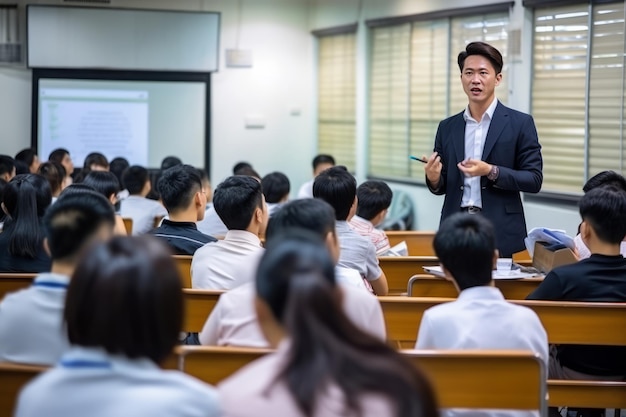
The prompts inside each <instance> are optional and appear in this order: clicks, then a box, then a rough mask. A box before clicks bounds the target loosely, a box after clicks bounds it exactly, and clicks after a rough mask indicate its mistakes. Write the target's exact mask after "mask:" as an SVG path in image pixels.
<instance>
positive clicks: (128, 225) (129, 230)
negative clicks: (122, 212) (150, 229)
mask: <svg viewBox="0 0 626 417" xmlns="http://www.w3.org/2000/svg"><path fill="white" fill-rule="evenodd" d="M122 220H123V221H124V228H125V229H126V234H127V235H128V236H130V235H132V234H133V219H131V218H130V217H124V218H123V219H122Z"/></svg>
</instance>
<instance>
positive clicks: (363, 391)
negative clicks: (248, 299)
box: [218, 229, 438, 417]
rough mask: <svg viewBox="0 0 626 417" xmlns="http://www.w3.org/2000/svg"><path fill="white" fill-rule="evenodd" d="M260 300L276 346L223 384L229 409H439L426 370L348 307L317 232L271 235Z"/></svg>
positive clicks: (288, 412)
mask: <svg viewBox="0 0 626 417" xmlns="http://www.w3.org/2000/svg"><path fill="white" fill-rule="evenodd" d="M256 293H257V296H256V300H255V308H256V312H257V316H258V320H259V323H260V327H261V330H262V332H263V335H264V336H265V338H266V339H267V341H268V342H269V344H270V346H271V347H273V348H277V351H276V352H275V353H272V354H269V355H266V356H265V357H263V358H261V359H259V360H256V361H254V362H253V363H251V364H250V365H248V366H246V367H244V368H243V369H241V370H240V371H239V372H237V373H235V374H234V375H233V376H231V377H230V378H228V379H226V380H225V381H223V382H222V383H221V384H220V385H219V386H218V391H219V394H220V399H221V401H222V407H223V410H224V415H229V416H235V415H236V416H239V417H246V416H294V417H300V416H316V417H317V416H324V417H333V416H337V417H338V416H352V415H356V414H357V413H356V412H357V410H358V411H359V413H358V415H360V416H362V417H374V416H376V417H391V416H396V417H400V416H423V417H435V416H437V415H438V413H437V409H436V404H435V399H434V395H433V391H432V388H431V387H430V385H429V383H428V382H427V380H426V378H425V377H424V376H423V375H422V374H421V373H420V372H419V371H418V369H417V368H416V367H414V366H412V365H411V364H410V363H409V362H408V361H407V360H406V359H405V358H403V357H402V356H401V355H400V354H399V353H398V352H397V351H396V350H395V349H393V348H392V347H390V346H388V345H387V344H385V343H384V342H382V341H381V340H380V339H378V338H376V337H373V336H371V335H370V334H367V333H365V332H363V331H362V330H360V329H359V328H358V327H357V326H355V325H354V324H353V323H352V321H350V320H349V319H348V317H347V316H346V315H345V314H344V312H343V310H342V307H341V301H340V300H341V298H342V292H341V291H340V289H339V288H338V286H337V283H336V281H335V265H334V260H333V258H332V256H331V254H330V252H329V251H328V249H327V247H326V245H325V244H324V242H323V241H322V240H321V239H320V238H319V237H318V236H316V235H315V234H312V233H310V232H306V231H303V230H295V229H292V230H291V231H290V232H287V233H285V234H283V235H282V236H280V237H277V238H276V239H274V240H273V241H272V242H268V244H267V250H266V252H265V254H264V256H263V258H262V260H261V262H260V264H259V270H258V273H257V277H256Z"/></svg>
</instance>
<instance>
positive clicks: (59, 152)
mask: <svg viewBox="0 0 626 417" xmlns="http://www.w3.org/2000/svg"><path fill="white" fill-rule="evenodd" d="M69 154H70V151H68V150H67V149H65V148H57V149H55V150H53V151H52V152H50V156H48V161H52V162H57V163H59V164H60V163H61V162H63V158H65V155H69Z"/></svg>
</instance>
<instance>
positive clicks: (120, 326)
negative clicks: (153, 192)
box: [15, 236, 221, 417]
mask: <svg viewBox="0 0 626 417" xmlns="http://www.w3.org/2000/svg"><path fill="white" fill-rule="evenodd" d="M64 319H65V323H66V327H67V334H68V337H69V341H70V343H71V345H72V347H71V349H70V350H69V351H68V352H67V353H65V354H64V355H63V356H62V357H61V360H60V361H59V362H58V364H57V365H56V366H55V367H54V368H52V369H51V370H49V371H47V372H45V373H43V374H42V375H40V376H38V377H37V378H35V379H34V380H32V381H31V382H30V383H29V384H28V385H27V386H26V387H25V388H24V389H23V390H22V392H21V393H20V396H19V399H18V403H17V407H16V410H15V416H16V417H34V416H42V415H45V416H50V417H63V416H79V415H88V416H90V417H111V416H135V417H144V416H145V417H153V416H172V417H177V416H181V417H201V416H202V417H210V416H219V415H221V414H220V411H219V407H218V399H217V398H216V393H215V390H214V389H213V388H211V387H210V386H208V385H206V384H204V383H202V382H200V381H198V380H197V379H195V378H192V377H190V376H187V375H185V374H183V373H181V372H178V371H164V370H162V369H161V368H160V367H159V364H161V363H162V362H163V361H164V360H165V358H167V356H169V355H170V354H171V352H172V349H173V348H174V346H175V345H176V342H177V340H178V335H179V333H180V330H181V323H182V322H183V295H182V289H181V280H180V276H179V274H178V270H177V268H176V264H175V263H174V261H173V260H172V258H171V255H170V254H169V251H168V250H167V248H166V247H165V245H163V244H162V243H161V242H159V241H157V240H156V239H154V238H153V237H150V236H142V237H116V238H113V239H112V240H111V241H109V242H108V243H106V244H99V245H96V246H95V247H94V248H93V249H92V250H90V251H89V253H88V254H87V255H86V256H85V257H84V258H83V259H82V260H81V262H80V263H79V264H78V266H77V268H76V270H75V271H74V274H73V275H72V279H71V281H70V285H69V288H68V290H67V299H66V302H65V312H64Z"/></svg>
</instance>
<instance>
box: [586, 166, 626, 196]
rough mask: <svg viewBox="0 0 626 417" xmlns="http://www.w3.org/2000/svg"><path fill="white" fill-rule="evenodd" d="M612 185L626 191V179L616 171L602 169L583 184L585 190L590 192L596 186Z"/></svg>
mask: <svg viewBox="0 0 626 417" xmlns="http://www.w3.org/2000/svg"><path fill="white" fill-rule="evenodd" d="M604 185H610V186H613V187H615V188H618V189H621V190H623V191H626V179H625V178H624V177H623V176H622V175H620V174H618V173H617V172H615V171H602V172H599V173H597V174H596V175H594V176H593V177H591V178H589V179H588V180H587V182H586V183H585V185H584V186H583V192H585V193H586V192H589V191H591V190H593V189H594V188H597V187H601V186H604Z"/></svg>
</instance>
